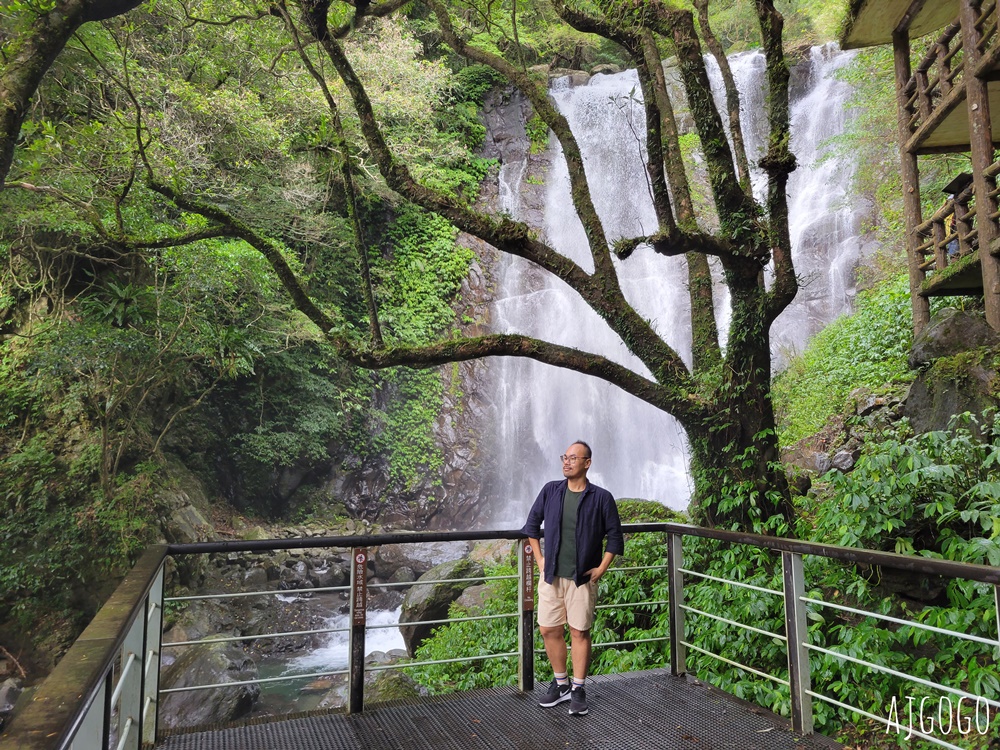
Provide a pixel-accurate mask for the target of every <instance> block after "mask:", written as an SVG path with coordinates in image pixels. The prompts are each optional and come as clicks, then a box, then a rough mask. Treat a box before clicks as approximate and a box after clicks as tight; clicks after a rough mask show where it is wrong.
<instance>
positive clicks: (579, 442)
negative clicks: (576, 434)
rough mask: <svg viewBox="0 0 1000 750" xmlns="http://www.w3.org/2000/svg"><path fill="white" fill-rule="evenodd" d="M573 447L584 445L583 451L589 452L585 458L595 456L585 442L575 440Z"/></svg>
mask: <svg viewBox="0 0 1000 750" xmlns="http://www.w3.org/2000/svg"><path fill="white" fill-rule="evenodd" d="M573 445H582V446H583V449H584V450H585V451H587V455H586V456H584V458H593V456H594V452H593V451H592V450H590V446H589V445H587V444H586V443H585V442H583V441H582V440H574V441H573Z"/></svg>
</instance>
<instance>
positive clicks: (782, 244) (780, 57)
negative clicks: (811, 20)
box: [755, 0, 799, 321]
mask: <svg viewBox="0 0 1000 750" xmlns="http://www.w3.org/2000/svg"><path fill="white" fill-rule="evenodd" d="M755 3H756V6H757V17H758V18H759V19H760V33H761V39H762V40H763V44H764V55H765V57H766V59H767V85H768V89H769V91H770V95H769V97H768V100H769V103H770V106H769V107H768V122H769V124H770V131H771V133H770V138H769V141H768V148H767V154H766V155H765V156H764V158H763V159H761V160H760V166H761V168H762V169H764V171H766V172H767V178H768V185H767V212H768V236H769V241H770V245H771V253H772V255H773V257H774V287H773V288H772V289H771V293H770V295H769V299H768V301H767V315H768V317H769V319H770V320H771V321H773V320H774V319H775V318H777V317H778V315H779V314H780V313H781V311H782V310H784V309H785V308H786V307H788V305H789V304H790V303H791V301H792V299H794V297H795V294H796V293H797V292H798V288H799V283H798V279H796V277H795V265H794V264H793V262H792V240H791V236H790V235H789V232H788V175H790V174H791V173H792V172H793V171H794V170H795V166H796V164H795V156H794V155H793V154H792V151H791V148H790V145H789V144H790V142H791V128H790V126H789V103H788V79H789V70H788V63H787V62H786V61H785V52H784V48H783V46H782V43H781V33H782V29H783V27H784V19H783V18H782V17H781V14H780V13H778V11H777V10H776V9H775V7H774V3H773V1H772V0H755Z"/></svg>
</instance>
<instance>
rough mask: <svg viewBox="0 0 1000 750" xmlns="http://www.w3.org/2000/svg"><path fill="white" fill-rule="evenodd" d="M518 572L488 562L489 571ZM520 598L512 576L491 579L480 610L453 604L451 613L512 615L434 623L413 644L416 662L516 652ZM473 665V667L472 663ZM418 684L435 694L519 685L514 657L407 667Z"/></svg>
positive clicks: (498, 574)
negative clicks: (428, 633) (424, 636)
mask: <svg viewBox="0 0 1000 750" xmlns="http://www.w3.org/2000/svg"><path fill="white" fill-rule="evenodd" d="M515 573H516V571H515V569H514V568H513V566H511V565H510V564H504V565H495V566H488V567H487V568H486V575H487V576H508V575H514V574H515ZM517 611H518V597H517V583H516V581H515V580H507V581H491V582H490V583H489V594H488V595H487V596H484V597H483V607H482V609H477V610H476V611H475V612H468V611H466V610H465V609H463V608H462V607H460V606H458V605H457V604H452V606H451V609H450V610H449V616H450V617H466V616H468V615H477V616H479V615H511V616H509V617H502V618H499V619H492V620H473V621H469V622H457V623H453V624H451V625H447V626H445V627H440V628H437V629H436V630H435V631H434V634H433V635H432V636H431V637H430V638H429V639H427V640H426V641H424V642H423V643H422V644H421V645H420V647H419V648H418V649H417V653H416V658H417V660H418V661H425V660H438V659H452V658H455V657H456V656H459V655H461V656H462V657H464V658H469V657H476V656H489V655H492V654H509V653H513V652H516V651H517V617H516V613H517ZM470 667H471V668H470ZM410 674H411V676H412V677H413V678H414V679H415V680H417V681H418V682H419V683H420V684H422V685H424V686H426V687H428V688H430V689H431V690H432V691H433V692H435V693H451V692H455V691H457V690H471V689H473V688H485V687H495V686H497V685H514V684H517V661H516V657H507V658H493V659H483V660H481V661H476V662H465V663H459V662H456V663H449V664H430V665H427V666H423V667H417V668H415V669H413V670H411V672H410Z"/></svg>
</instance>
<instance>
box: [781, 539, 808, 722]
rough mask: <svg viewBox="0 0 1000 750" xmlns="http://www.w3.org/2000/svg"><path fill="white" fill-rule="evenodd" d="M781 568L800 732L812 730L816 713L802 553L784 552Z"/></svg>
mask: <svg viewBox="0 0 1000 750" xmlns="http://www.w3.org/2000/svg"><path fill="white" fill-rule="evenodd" d="M781 568H782V573H783V575H784V582H785V635H786V636H787V637H788V681H789V688H790V690H791V698H792V729H793V730H795V731H796V732H798V733H799V734H812V732H813V715H812V697H811V696H810V695H809V690H810V689H811V685H810V677H809V652H808V650H807V649H806V640H807V638H808V632H809V631H808V624H807V622H806V606H805V604H804V603H803V602H802V597H804V596H805V594H806V587H805V571H804V569H803V566H802V555H799V554H796V553H794V552H782V553H781Z"/></svg>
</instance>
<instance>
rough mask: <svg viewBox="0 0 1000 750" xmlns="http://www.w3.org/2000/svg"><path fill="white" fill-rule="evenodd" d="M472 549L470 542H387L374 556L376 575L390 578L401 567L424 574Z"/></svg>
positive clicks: (464, 555) (461, 556)
mask: <svg viewBox="0 0 1000 750" xmlns="http://www.w3.org/2000/svg"><path fill="white" fill-rule="evenodd" d="M471 549H472V545H471V544H470V543H469V542H428V543H423V544H387V545H384V546H381V547H378V548H377V549H376V550H375V554H374V555H373V556H372V557H373V560H374V567H375V575H377V576H378V577H379V578H384V579H389V578H391V577H392V576H393V575H394V574H395V573H396V571H397V570H399V569H400V568H409V569H410V570H412V571H414V572H415V573H416V574H417V575H422V574H424V573H426V572H427V571H429V570H430V569H431V568H433V567H434V566H435V565H440V564H441V563H444V562H449V561H451V560H458V559H461V558H463V557H466V556H467V555H468V554H469V550H471Z"/></svg>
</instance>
